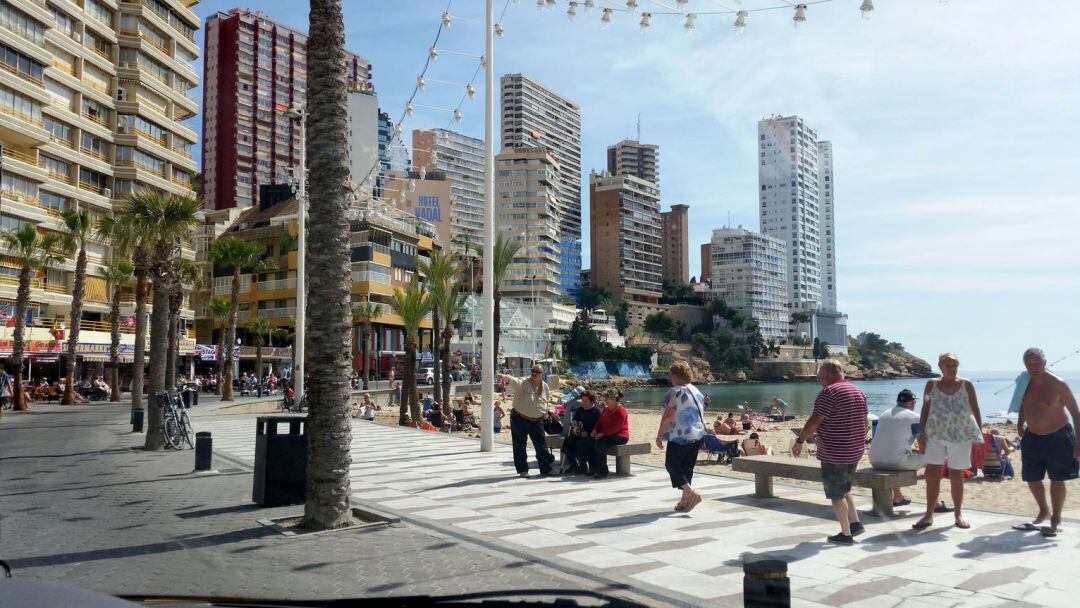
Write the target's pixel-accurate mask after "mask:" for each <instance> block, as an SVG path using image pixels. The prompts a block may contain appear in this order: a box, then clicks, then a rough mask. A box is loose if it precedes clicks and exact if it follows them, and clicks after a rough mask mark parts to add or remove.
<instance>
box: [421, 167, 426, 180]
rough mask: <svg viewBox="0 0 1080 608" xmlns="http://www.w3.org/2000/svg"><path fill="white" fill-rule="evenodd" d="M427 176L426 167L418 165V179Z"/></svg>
mask: <svg viewBox="0 0 1080 608" xmlns="http://www.w3.org/2000/svg"><path fill="white" fill-rule="evenodd" d="M425 178H427V167H420V179H425Z"/></svg>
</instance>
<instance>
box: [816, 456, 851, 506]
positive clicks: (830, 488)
mask: <svg viewBox="0 0 1080 608" xmlns="http://www.w3.org/2000/svg"><path fill="white" fill-rule="evenodd" d="M858 466H859V464H858V463H855V464H832V463H831V462H823V463H821V483H822V484H823V485H824V486H825V498H828V499H829V500H843V499H844V497H845V496H847V493H848V492H850V491H851V483H852V482H853V481H854V480H855V469H857V468H858Z"/></svg>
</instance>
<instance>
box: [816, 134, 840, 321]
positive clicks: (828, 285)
mask: <svg viewBox="0 0 1080 608" xmlns="http://www.w3.org/2000/svg"><path fill="white" fill-rule="evenodd" d="M834 187H835V184H834V183H833V156H832V142H828V141H819V142H818V202H819V206H820V207H821V230H822V232H823V233H824V234H823V236H822V237H821V273H822V277H821V307H822V309H824V310H825V311H826V312H836V214H835V212H834V210H833V189H834Z"/></svg>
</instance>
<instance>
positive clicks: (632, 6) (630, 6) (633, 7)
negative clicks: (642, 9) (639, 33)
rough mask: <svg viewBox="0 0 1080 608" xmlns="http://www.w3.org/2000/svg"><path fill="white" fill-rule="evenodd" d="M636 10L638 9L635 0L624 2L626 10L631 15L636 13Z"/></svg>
mask: <svg viewBox="0 0 1080 608" xmlns="http://www.w3.org/2000/svg"><path fill="white" fill-rule="evenodd" d="M637 9H638V3H637V0H626V10H627V11H629V12H630V14H631V15H633V14H634V13H636V12H637Z"/></svg>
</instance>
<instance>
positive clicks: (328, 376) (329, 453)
mask: <svg viewBox="0 0 1080 608" xmlns="http://www.w3.org/2000/svg"><path fill="white" fill-rule="evenodd" d="M309 29H310V32H309V34H308V46H307V57H308V64H307V68H308V95H307V112H306V113H305V114H306V115H305V116H304V119H305V120H306V121H307V129H306V137H307V141H306V142H305V144H306V146H307V158H308V167H307V169H308V181H307V183H308V184H310V192H309V193H308V200H309V201H310V202H311V209H310V216H311V218H312V219H313V221H312V222H311V223H310V224H309V225H308V231H309V232H308V234H309V236H310V240H308V242H309V243H316V246H315V247H312V248H310V249H308V250H307V262H308V264H307V271H308V278H309V279H310V280H309V283H308V295H309V298H308V301H309V302H310V306H308V308H307V316H308V319H307V320H308V321H309V323H308V333H307V340H308V346H309V347H310V348H309V350H308V354H309V355H310V356H309V358H308V361H310V363H309V364H307V365H306V369H307V371H308V372H310V374H311V389H310V390H309V392H308V395H309V396H310V403H311V405H310V407H309V409H308V418H307V422H308V433H310V435H311V436H313V437H318V441H310V442H308V474H307V499H306V501H305V503H304V521H303V526H304V527H305V528H307V529H312V530H324V529H328V528H339V527H342V526H345V525H348V524H349V523H350V522H351V521H352V510H351V508H350V506H349V494H350V493H351V485H350V483H349V465H350V464H351V463H352V456H351V455H350V452H349V448H350V445H351V443H352V425H351V424H350V421H349V399H350V397H351V396H352V391H351V389H350V387H349V382H348V378H349V373H350V371H351V368H352V365H351V364H350V363H349V354H350V353H351V352H352V344H351V339H350V338H351V336H350V331H349V328H350V325H351V322H352V296H351V295H350V291H351V288H352V283H351V282H350V281H349V276H350V275H351V271H352V268H351V261H350V254H351V250H350V247H349V221H348V217H347V214H348V211H349V199H348V194H349V184H348V182H349V161H348V158H347V157H346V155H345V154H344V153H343V152H344V151H345V150H347V149H348V132H349V116H348V99H347V91H348V87H347V82H346V78H345V71H344V70H342V69H341V66H342V65H344V64H345V22H344V19H343V17H342V14H341V0H311V12H310V17H309ZM301 210H303V205H301ZM300 295H301V297H303V295H302V294H300Z"/></svg>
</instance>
